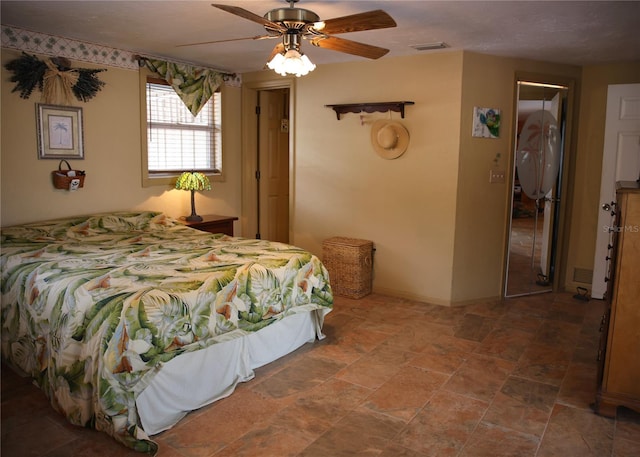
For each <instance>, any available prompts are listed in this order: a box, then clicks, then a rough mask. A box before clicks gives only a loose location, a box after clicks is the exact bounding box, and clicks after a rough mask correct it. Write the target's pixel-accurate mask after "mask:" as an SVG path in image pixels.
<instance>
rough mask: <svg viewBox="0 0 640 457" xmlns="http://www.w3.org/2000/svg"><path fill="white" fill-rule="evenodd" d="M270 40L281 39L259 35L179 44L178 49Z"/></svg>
mask: <svg viewBox="0 0 640 457" xmlns="http://www.w3.org/2000/svg"><path fill="white" fill-rule="evenodd" d="M268 38H279V37H278V36H277V35H258V36H250V37H244V38H228V39H226V40H213V41H200V42H198V43H187V44H177V45H176V48H184V47H186V46H198V45H201V44H214V43H226V42H228V41H242V40H266V39H268Z"/></svg>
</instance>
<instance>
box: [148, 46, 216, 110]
mask: <svg viewBox="0 0 640 457" xmlns="http://www.w3.org/2000/svg"><path fill="white" fill-rule="evenodd" d="M144 63H145V65H146V67H147V68H148V69H149V70H151V71H152V72H154V73H157V74H159V75H160V76H162V78H164V80H165V81H167V83H169V84H170V85H171V87H173V89H174V90H175V91H176V93H177V94H178V96H179V97H180V99H181V100H182V101H183V102H184V104H185V105H186V106H187V108H188V109H189V111H191V114H193V115H194V116H197V115H198V113H199V112H200V110H201V109H202V107H203V106H204V105H205V104H206V103H207V101H209V99H210V98H211V96H212V95H213V93H214V92H215V91H216V90H217V89H218V87H220V86H221V85H222V83H223V82H224V77H225V76H226V75H227V74H226V73H222V72H218V71H215V70H211V69H208V68H199V67H192V66H190V65H186V64H182V63H174V62H166V61H164V60H157V59H149V58H145V59H144Z"/></svg>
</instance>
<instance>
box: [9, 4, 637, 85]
mask: <svg viewBox="0 0 640 457" xmlns="http://www.w3.org/2000/svg"><path fill="white" fill-rule="evenodd" d="M211 3H222V4H228V5H234V6H240V7H242V8H244V9H246V10H249V11H251V12H253V13H255V14H258V15H260V16H262V15H264V13H266V12H267V11H268V10H270V9H273V8H282V7H287V5H288V4H287V2H286V1H284V0H278V1H274V0H261V1H254V0H233V1H225V0H214V1H211V0H208V1H193V0H174V1H161V0H148V1H121V0H111V1H30V0H22V1H6V0H2V2H1V3H0V6H1V16H0V18H1V21H2V24H3V25H10V26H14V27H19V28H22V29H26V30H31V31H35V32H42V33H47V34H51V35H57V36H63V37H67V38H73V39H76V40H80V41H86V42H90V43H94V44H101V45H106V46H110V47H114V48H118V49H122V50H127V51H132V52H135V53H140V54H142V55H147V56H157V57H166V58H169V59H173V60H179V61H186V62H192V63H194V64H199V65H204V66H208V67H213V68H217V69H220V70H227V71H232V72H238V73H244V72H248V71H256V70H260V69H262V68H263V67H264V63H265V61H266V59H267V57H268V56H269V54H270V53H271V49H272V48H273V47H274V46H275V44H276V43H277V42H276V40H255V41H254V40H242V41H235V42H226V43H217V44H208V45H199V46H192V47H176V45H179V44H185V43H193V42H201V41H209V40H223V39H231V38H244V37H252V36H257V35H262V34H264V29H263V28H262V27H261V26H260V25H259V24H257V23H254V22H252V21H249V20H246V19H243V18H240V17H237V16H235V15H232V14H229V13H227V12H224V11H221V10H219V9H217V8H214V7H212V6H211ZM296 6H297V7H298V8H305V9H308V10H312V11H314V12H315V13H317V14H318V15H319V16H320V18H321V19H331V18H335V17H340V16H345V15H350V14H355V13H360V12H365V11H370V10H375V9H382V10H385V11H386V12H387V13H389V14H390V15H391V16H392V17H393V18H394V19H395V21H396V22H397V24H398V26H397V27H396V28H391V29H382V30H374V31H366V32H354V33H347V34H342V35H337V36H340V37H341V38H347V39H349V40H354V41H360V42H363V43H367V44H372V45H376V46H381V47H384V48H387V49H390V52H389V53H388V54H387V55H386V56H385V57H383V58H388V57H393V56H402V55H413V54H418V53H420V52H446V51H447V50H452V49H454V50H455V49H458V50H459V49H465V50H469V51H475V52H480V53H487V54H493V55H497V56H508V57H521V58H527V59H534V60H543V61H547V62H558V63H567V64H575V65H589V64H599V63H608V62H626V61H639V60H640V33H639V32H638V28H639V25H640V1H588V2H581V1H480V0H477V1H426V0H413V1H398V0H393V1H365V0H354V1H311V0H301V1H300V2H299V3H297V5H296ZM439 41H443V42H445V43H447V45H448V48H447V49H445V50H439V51H417V50H415V49H414V48H412V47H411V46H412V45H421V44H427V43H433V42H439ZM302 50H303V52H305V53H306V54H307V55H308V56H309V58H310V59H311V60H312V61H313V62H314V63H316V64H326V63H333V62H345V61H353V60H360V61H362V60H367V59H364V58H362V57H356V56H351V55H348V54H343V53H340V52H336V51H331V50H327V49H319V48H316V47H314V46H311V45H310V44H309V43H303V48H302Z"/></svg>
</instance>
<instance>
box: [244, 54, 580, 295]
mask: <svg viewBox="0 0 640 457" xmlns="http://www.w3.org/2000/svg"><path fill="white" fill-rule="evenodd" d="M535 70H538V71H540V72H545V73H549V74H552V75H558V74H559V75H562V76H563V77H565V78H566V77H568V76H569V77H574V78H579V75H580V69H579V68H577V67H569V66H565V65H552V64H543V63H539V62H530V61H519V60H514V59H505V58H498V57H491V56H485V55H480V54H473V53H463V52H443V53H434V54H426V55H421V56H412V57H401V58H387V59H383V60H381V61H378V62H358V63H348V64H336V65H324V66H321V67H318V68H317V69H316V70H315V71H314V72H313V73H311V74H309V75H308V76H305V77H304V78H300V79H298V80H296V81H295V83H296V87H295V99H296V103H295V125H296V136H295V153H294V154H295V156H294V166H293V170H294V174H295V178H294V179H295V184H294V185H295V198H294V202H293V207H294V208H293V214H294V218H293V221H292V225H293V227H292V232H293V239H292V241H293V242H294V243H295V244H298V245H300V246H302V247H305V248H307V249H309V250H311V251H313V252H316V253H321V251H322V241H323V240H324V239H326V238H328V237H331V236H336V235H339V236H349V237H356V238H364V239H369V240H372V241H373V242H374V244H375V247H376V252H375V268H374V290H376V291H378V292H382V293H388V294H392V295H396V296H402V297H407V298H413V299H418V300H423V301H428V302H432V303H439V304H457V303H465V302H468V301H471V300H477V299H483V298H496V297H499V296H500V295H501V287H502V275H503V263H504V255H505V254H504V250H505V246H506V241H505V240H506V225H507V216H508V214H507V201H508V196H509V190H508V188H507V187H508V186H507V184H489V179H488V174H489V169H490V168H491V167H492V166H493V165H494V162H493V160H494V158H495V157H496V154H497V153H500V154H501V159H500V162H499V164H500V166H501V167H502V168H503V169H506V170H507V171H509V170H510V166H511V163H512V162H511V160H510V157H509V154H510V150H511V142H512V139H511V134H512V133H511V124H512V123H513V106H514V93H515V90H514V87H515V86H514V85H515V77H516V76H515V75H516V73H517V72H533V71H535ZM264 77H265V73H257V74H251V75H245V77H244V81H245V83H249V82H252V81H255V80H260V79H263V78H264ZM397 100H410V101H414V102H415V105H411V106H408V107H407V108H406V117H405V119H402V120H401V122H402V123H403V124H404V125H405V126H406V127H407V128H408V130H409V132H410V135H411V140H410V145H409V149H408V151H407V152H406V153H405V154H404V155H403V156H401V157H400V158H398V159H396V160H391V161H389V160H384V159H382V158H380V157H379V156H377V155H376V154H375V152H374V150H373V148H372V147H371V141H370V128H371V123H372V122H373V121H374V120H376V119H385V118H389V117H392V118H393V119H396V120H400V115H399V114H398V113H393V114H391V115H390V114H388V113H376V114H365V115H364V121H365V123H364V125H361V119H360V116H359V115H357V114H346V115H343V116H342V119H341V120H340V121H338V120H336V116H335V113H334V112H333V111H332V110H330V109H328V108H326V107H325V105H327V104H337V103H356V102H381V101H397ZM474 106H480V107H494V108H500V109H501V110H502V114H503V129H502V133H501V135H500V138H499V139H495V140H490V139H480V138H472V137H471V130H472V117H473V116H472V114H473V107H474Z"/></svg>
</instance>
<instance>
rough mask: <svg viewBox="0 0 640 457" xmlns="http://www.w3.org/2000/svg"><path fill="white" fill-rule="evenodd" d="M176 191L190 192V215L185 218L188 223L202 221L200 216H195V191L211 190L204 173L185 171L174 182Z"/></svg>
mask: <svg viewBox="0 0 640 457" xmlns="http://www.w3.org/2000/svg"><path fill="white" fill-rule="evenodd" d="M176 189H179V190H190V191H191V215H189V216H187V217H186V220H187V221H189V222H199V221H202V216H198V214H196V204H195V191H196V190H211V182H210V181H209V178H207V176H206V175H205V174H204V173H200V172H198V171H185V172H184V173H182V174H181V175H180V176H178V179H177V180H176Z"/></svg>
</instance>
